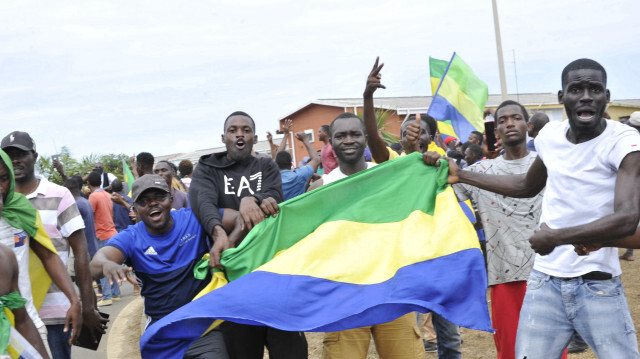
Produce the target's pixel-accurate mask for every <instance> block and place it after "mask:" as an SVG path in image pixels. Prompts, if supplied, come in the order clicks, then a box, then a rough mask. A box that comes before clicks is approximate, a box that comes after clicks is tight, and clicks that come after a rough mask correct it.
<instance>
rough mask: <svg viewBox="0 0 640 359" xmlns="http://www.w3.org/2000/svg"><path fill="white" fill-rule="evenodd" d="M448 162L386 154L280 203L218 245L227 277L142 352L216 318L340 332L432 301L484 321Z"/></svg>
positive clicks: (478, 271) (478, 279)
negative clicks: (232, 242)
mask: <svg viewBox="0 0 640 359" xmlns="http://www.w3.org/2000/svg"><path fill="white" fill-rule="evenodd" d="M447 171H448V166H447V165H446V162H445V163H444V164H443V165H441V166H440V168H439V169H438V170H437V169H436V167H432V166H426V165H424V164H423V163H422V159H421V155H420V154H417V153H416V154H412V155H408V156H404V157H401V158H398V159H395V160H392V161H388V162H385V163H383V164H381V165H378V166H376V167H374V168H372V169H370V170H366V171H363V172H359V173H357V174H355V175H352V176H349V177H348V178H345V179H343V180H341V181H338V182H334V183H331V184H328V185H325V186H322V187H321V188H319V189H317V190H314V191H312V192H309V193H306V194H304V195H302V196H299V197H296V198H293V199H291V200H289V201H287V202H285V203H283V204H282V205H281V207H280V213H279V214H278V216H277V217H275V218H268V219H266V220H265V221H264V222H262V223H260V224H259V225H258V226H256V227H255V228H254V229H253V230H252V231H251V232H250V233H249V234H248V236H247V237H246V238H245V240H244V241H243V242H242V243H241V245H240V246H238V248H234V249H229V250H227V251H226V252H224V254H223V258H222V264H223V265H224V266H225V268H226V274H227V278H228V279H229V280H230V283H229V284H227V285H225V286H223V287H221V288H219V289H216V290H213V291H212V292H211V293H209V294H207V295H205V296H203V297H201V298H198V299H196V300H194V301H193V302H191V303H189V304H187V305H185V306H184V307H182V308H180V309H178V310H176V311H174V312H173V313H171V314H169V315H168V316H166V317H165V318H163V319H161V320H160V321H158V322H157V323H155V324H154V325H152V326H151V327H149V328H148V329H147V330H146V332H145V333H144V334H143V337H142V339H141V343H140V345H141V350H142V354H143V357H149V358H153V357H163V358H180V357H182V355H183V354H184V352H185V351H186V349H187V348H188V347H189V346H190V345H191V343H192V342H193V341H194V340H196V339H197V338H198V337H200V336H201V335H202V334H203V333H204V332H205V331H206V330H207V329H208V328H209V327H210V326H211V324H212V323H213V321H214V320H215V319H223V320H229V321H233V322H237V323H244V324H252V325H267V326H270V327H275V328H279V329H283V330H288V331H320V332H325V331H338V330H344V329H349V328H356V327H361V326H368V325H374V324H379V323H384V322H388V321H391V320H393V319H396V318H398V317H400V316H401V315H404V314H406V313H408V312H412V311H421V312H426V311H434V312H437V313H439V314H440V315H442V316H443V317H445V318H446V319H448V320H449V321H451V322H453V323H455V324H458V325H461V326H464V327H467V328H472V329H478V330H486V331H491V323H490V320H489V314H488V308H487V303H486V295H485V293H486V289H487V278H486V272H485V268H484V260H483V257H482V253H481V251H480V248H479V244H478V239H477V236H476V234H475V231H474V229H473V227H472V225H471V224H470V222H469V220H468V219H467V217H466V216H465V214H464V213H463V212H462V210H461V208H460V206H459V205H458V202H457V200H456V197H455V195H454V193H453V189H452V188H451V187H450V186H449V185H447V184H446V179H447Z"/></svg>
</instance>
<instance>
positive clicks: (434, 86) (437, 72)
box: [429, 56, 449, 95]
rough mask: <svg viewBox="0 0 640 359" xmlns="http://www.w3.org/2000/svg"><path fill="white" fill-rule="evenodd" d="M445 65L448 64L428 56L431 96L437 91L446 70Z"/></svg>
mask: <svg viewBox="0 0 640 359" xmlns="http://www.w3.org/2000/svg"><path fill="white" fill-rule="evenodd" d="M447 65H449V62H447V61H445V60H438V59H434V58H433V57H431V56H429V76H430V77H431V95H435V94H436V90H438V84H439V83H440V80H441V79H442V76H444V72H445V70H446V69H447Z"/></svg>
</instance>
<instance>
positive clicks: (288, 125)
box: [282, 118, 293, 134]
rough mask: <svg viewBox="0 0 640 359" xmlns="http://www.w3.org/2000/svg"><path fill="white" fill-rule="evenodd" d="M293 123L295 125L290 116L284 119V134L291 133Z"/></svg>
mask: <svg viewBox="0 0 640 359" xmlns="http://www.w3.org/2000/svg"><path fill="white" fill-rule="evenodd" d="M292 125H293V120H292V119H290V118H288V119H286V120H284V124H283V125H282V132H284V134H287V133H289V130H290V129H291V126H292Z"/></svg>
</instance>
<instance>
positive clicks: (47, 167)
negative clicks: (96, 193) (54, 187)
mask: <svg viewBox="0 0 640 359" xmlns="http://www.w3.org/2000/svg"><path fill="white" fill-rule="evenodd" d="M128 158H129V157H128V156H127V155H125V154H123V153H121V154H112V153H110V154H106V155H99V154H95V153H92V154H90V155H87V156H83V157H82V158H81V159H80V160H77V159H75V158H73V156H72V155H71V151H70V149H69V148H68V147H67V146H63V147H62V148H61V150H60V153H59V154H58V160H59V161H60V163H62V166H63V167H64V172H65V173H66V175H67V176H69V177H71V176H76V175H77V176H82V177H84V176H86V175H87V174H88V173H89V172H91V171H93V168H94V167H95V165H96V163H98V162H101V163H102V165H103V166H104V171H105V172H111V173H113V174H114V175H116V177H118V178H120V179H123V178H124V176H123V174H122V160H123V159H124V160H125V161H126V160H127V159H128ZM35 168H36V171H37V172H38V173H39V174H40V175H41V176H44V177H45V178H46V179H47V180H49V181H51V182H53V183H57V184H60V185H61V184H62V182H63V181H62V177H61V176H60V174H59V173H58V171H56V170H55V169H54V168H53V161H52V159H51V156H48V155H40V156H38V161H37V162H36V164H35Z"/></svg>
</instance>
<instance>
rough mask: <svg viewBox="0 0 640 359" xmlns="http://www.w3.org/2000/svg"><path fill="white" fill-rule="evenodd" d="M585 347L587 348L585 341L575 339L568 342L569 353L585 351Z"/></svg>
mask: <svg viewBox="0 0 640 359" xmlns="http://www.w3.org/2000/svg"><path fill="white" fill-rule="evenodd" d="M587 349H589V346H588V345H587V343H578V342H576V341H572V342H571V343H569V354H578V353H582V352H586V351H587Z"/></svg>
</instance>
